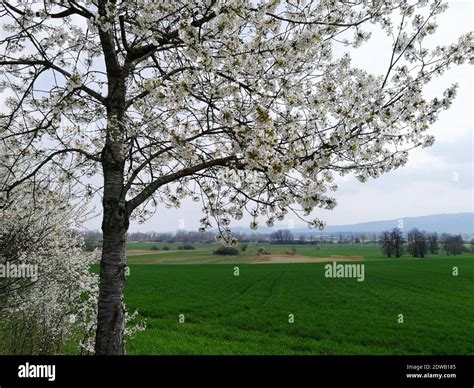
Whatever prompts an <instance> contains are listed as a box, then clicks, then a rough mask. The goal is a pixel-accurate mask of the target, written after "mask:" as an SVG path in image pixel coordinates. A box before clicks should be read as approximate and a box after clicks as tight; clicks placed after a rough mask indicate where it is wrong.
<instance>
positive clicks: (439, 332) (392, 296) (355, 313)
mask: <svg viewBox="0 0 474 388" xmlns="http://www.w3.org/2000/svg"><path fill="white" fill-rule="evenodd" d="M152 245H153V244H152ZM155 245H158V246H163V245H168V246H169V247H170V249H171V250H172V251H170V252H161V251H160V252H158V253H152V254H145V253H144V254H142V255H139V254H135V255H130V256H129V264H130V276H129V278H128V281H127V288H126V303H127V307H128V309H129V310H134V309H138V311H139V312H140V316H141V317H142V318H145V319H146V321H147V329H146V331H144V332H141V333H138V334H137V335H136V337H135V338H134V339H132V340H130V341H129V342H128V343H127V353H128V354H474V336H473V335H472V333H473V332H474V255H473V254H472V253H471V254H463V255H460V256H449V257H446V256H444V255H442V254H440V255H432V256H427V257H425V258H424V259H411V258H409V257H408V256H406V257H404V258H400V259H387V258H384V257H383V256H382V255H381V254H380V252H379V250H378V248H377V246H376V245H370V244H353V245H337V244H332V245H324V246H322V247H320V248H319V249H317V248H316V247H315V246H311V245H297V246H296V255H301V256H310V257H331V256H364V264H365V281H363V282H358V281H357V280H356V279H334V278H326V277H325V276H324V272H325V271H324V266H325V265H326V264H325V263H300V264H260V265H256V264H246V263H248V262H250V261H251V260H252V259H253V258H254V257H255V255H256V252H257V248H258V247H265V248H267V249H269V250H270V251H271V252H272V254H279V253H284V252H285V251H288V250H289V249H291V247H290V246H286V247H285V246H278V245H269V244H257V245H255V244H252V245H249V247H248V249H247V251H246V252H244V253H241V254H240V255H239V256H231V257H227V258H223V257H217V256H213V255H212V254H211V251H212V249H214V248H215V247H216V245H215V244H197V245H196V247H197V249H196V250H195V251H190V252H186V251H180V252H175V251H173V250H174V249H175V248H176V246H175V245H173V244H163V243H158V244H155ZM128 248H129V249H130V250H139V249H141V250H146V249H149V245H146V244H142V245H141V246H137V244H129V247H128ZM147 263H150V264H147ZM160 263H163V264H164V263H168V264H171V263H176V264H180V265H159V264H160ZM193 263H195V264H198V263H199V264H201V265H192V264H193ZM202 263H229V264H221V265H209V264H202ZM230 263H242V264H239V268H240V276H238V277H237V276H234V267H235V264H230ZM157 264H158V265H157ZM454 266H457V267H458V268H459V276H453V274H452V269H453V267H454ZM179 314H184V316H185V323H184V324H182V323H179V322H178V319H179ZM289 314H294V317H295V322H294V323H289V322H288V318H289ZM399 314H403V318H404V322H403V323H398V318H399Z"/></svg>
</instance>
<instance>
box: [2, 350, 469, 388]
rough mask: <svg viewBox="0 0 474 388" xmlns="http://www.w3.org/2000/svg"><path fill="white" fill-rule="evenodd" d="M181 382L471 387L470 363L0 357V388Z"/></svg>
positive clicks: (435, 359) (456, 359)
mask: <svg viewBox="0 0 474 388" xmlns="http://www.w3.org/2000/svg"><path fill="white" fill-rule="evenodd" d="M53 366H54V368H53ZM53 372H54V373H53ZM53 374H54V375H53ZM185 382H186V383H191V384H195V383H204V384H209V385H210V384H216V383H217V385H219V386H224V387H226V386H228V385H231V384H235V383H241V384H246V385H245V386H247V385H248V384H249V383H252V384H255V383H262V384H265V385H264V386H268V384H269V383H276V382H278V383H280V384H281V383H283V384H285V383H286V384H291V387H295V386H303V385H304V386H316V387H319V386H322V387H325V386H333V384H336V383H343V384H346V385H347V386H364V385H368V384H370V385H375V386H380V387H388V386H395V387H398V386H400V387H401V386H425V387H437V386H443V387H469V388H472V387H474V356H283V357H280V356H272V357H265V356H250V357H249V356H224V357H219V356H204V357H201V356H125V357H106V356H104V357H95V356H85V357H75V356H0V388H10V387H21V386H36V385H40V386H58V387H68V386H75V385H78V384H80V385H82V386H84V387H87V386H89V385H90V386H95V385H97V384H98V383H106V384H107V385H106V386H107V387H112V386H113V384H118V385H117V387H123V386H126V385H127V384H131V386H133V387H135V386H136V387H140V386H142V385H143V386H145V385H147V386H148V385H150V383H153V384H151V386H166V387H167V386H170V385H174V384H173V383H175V384H176V385H177V386H181V385H182V384H183V383H185ZM280 384H279V385H280Z"/></svg>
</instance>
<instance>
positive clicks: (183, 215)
mask: <svg viewBox="0 0 474 388" xmlns="http://www.w3.org/2000/svg"><path fill="white" fill-rule="evenodd" d="M449 3H450V7H449V9H448V10H447V11H446V12H445V13H444V14H443V15H442V16H441V17H440V18H439V29H438V31H437V33H436V36H435V40H432V43H433V46H435V45H438V44H439V45H443V44H448V43H451V42H454V41H456V40H457V38H458V37H459V35H461V34H463V33H466V32H468V31H472V30H473V3H472V1H460V0H453V1H450V2H449ZM389 52H390V41H388V40H387V38H386V37H385V36H384V35H382V34H373V36H372V39H371V40H370V41H369V42H368V43H366V44H365V45H364V46H363V47H362V48H360V49H358V50H357V51H356V52H353V53H352V54H351V56H352V59H353V64H354V65H356V66H358V67H360V68H363V69H366V70H368V71H370V72H373V73H382V72H383V71H384V69H386V66H387V62H388V60H389V58H388V57H387V55H388V53H389ZM452 83H458V84H459V89H458V95H457V98H456V100H455V101H454V103H453V105H452V106H451V108H450V109H449V110H448V111H444V112H442V113H441V115H440V119H439V121H438V122H437V123H436V124H435V125H433V127H432V128H431V129H430V132H431V133H432V134H433V135H435V137H436V142H435V144H434V145H433V146H432V147H431V148H424V149H417V150H415V151H413V152H412V153H411V156H410V159H409V162H408V163H407V164H406V165H405V166H404V167H402V168H401V169H398V170H396V171H392V172H389V173H387V174H385V175H384V176H382V177H381V178H378V179H371V180H369V181H368V182H366V183H360V182H359V181H357V180H356V179H354V178H353V177H351V176H346V177H344V178H337V183H338V186H339V190H338V191H337V192H336V194H335V196H336V198H337V201H338V206H337V207H336V208H335V209H334V210H332V211H325V210H316V211H315V212H314V213H313V216H314V217H318V218H321V219H323V220H325V221H326V222H327V223H328V224H329V225H338V224H351V223H358V222H365V221H375V220H383V219H398V218H404V217H410V216H421V215H429V214H436V213H457V212H471V211H473V209H474V204H473V198H474V191H473V183H474V182H473V149H474V137H473V131H472V129H473V121H474V120H473V112H472V106H473V96H472V94H473V74H472V66H469V65H463V66H457V67H454V68H453V69H451V70H450V71H449V72H447V73H445V75H444V76H443V79H442V80H435V81H433V82H432V84H431V85H430V86H429V88H428V89H426V96H427V97H434V96H435V95H439V94H440V93H441V91H442V90H443V89H444V88H445V87H447V86H448V85H450V84H452ZM98 209H100V207H98ZM200 209H201V206H200V204H199V203H195V202H192V201H185V202H184V203H183V205H182V207H181V208H179V209H165V208H158V210H157V213H156V214H155V215H154V216H153V217H152V218H151V219H149V220H148V221H147V222H145V223H144V224H142V225H138V224H137V223H134V222H132V224H131V228H130V229H131V230H132V231H137V230H139V231H151V230H155V231H174V230H177V229H179V228H185V229H187V230H193V229H197V228H198V225H199V224H198V220H199V218H200V217H201V211H200ZM249 222H250V219H249V218H247V219H244V220H240V221H238V222H234V223H233V225H234V226H237V225H239V226H248V223H249ZM291 222H293V223H294V225H295V226H296V225H299V224H301V222H299V221H298V220H297V219H296V218H295V217H291V216H289V217H288V219H286V220H285V222H284V224H289V223H291ZM86 226H87V227H88V228H92V229H99V228H100V217H98V218H96V219H94V220H90V221H89V222H87V223H86Z"/></svg>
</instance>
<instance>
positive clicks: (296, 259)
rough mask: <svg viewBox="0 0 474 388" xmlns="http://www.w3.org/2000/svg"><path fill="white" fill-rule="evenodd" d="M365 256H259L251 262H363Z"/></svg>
mask: <svg viewBox="0 0 474 388" xmlns="http://www.w3.org/2000/svg"><path fill="white" fill-rule="evenodd" d="M361 260H364V257H363V256H350V257H347V256H346V257H339V256H334V257H308V256H296V255H295V256H293V255H262V256H257V257H255V259H254V260H253V261H252V262H251V263H252V264H272V263H282V264H283V263H325V262H331V261H361Z"/></svg>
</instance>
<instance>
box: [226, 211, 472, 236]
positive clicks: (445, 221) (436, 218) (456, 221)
mask: <svg viewBox="0 0 474 388" xmlns="http://www.w3.org/2000/svg"><path fill="white" fill-rule="evenodd" d="M400 220H402V221H403V230H405V231H408V230H410V229H412V228H418V229H420V230H424V231H426V232H438V233H461V234H474V212H471V213H454V214H432V215H429V216H420V217H404V218H399V219H393V220H383V221H371V222H362V223H359V224H351V225H327V226H326V228H325V229H324V231H323V233H343V232H353V233H362V232H383V231H384V230H387V229H392V228H396V227H397V226H398V225H399V221H400ZM278 229H288V226H287V224H281V225H275V227H273V228H271V229H270V228H267V227H259V228H258V229H257V231H255V232H257V233H262V234H267V233H272V232H274V231H275V230H278ZM232 230H233V231H234V232H241V233H253V232H254V231H252V230H251V229H249V228H244V227H234V228H232ZM292 232H293V233H294V234H302V233H312V232H314V230H309V229H308V228H307V227H301V226H299V225H298V226H295V228H293V229H292Z"/></svg>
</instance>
